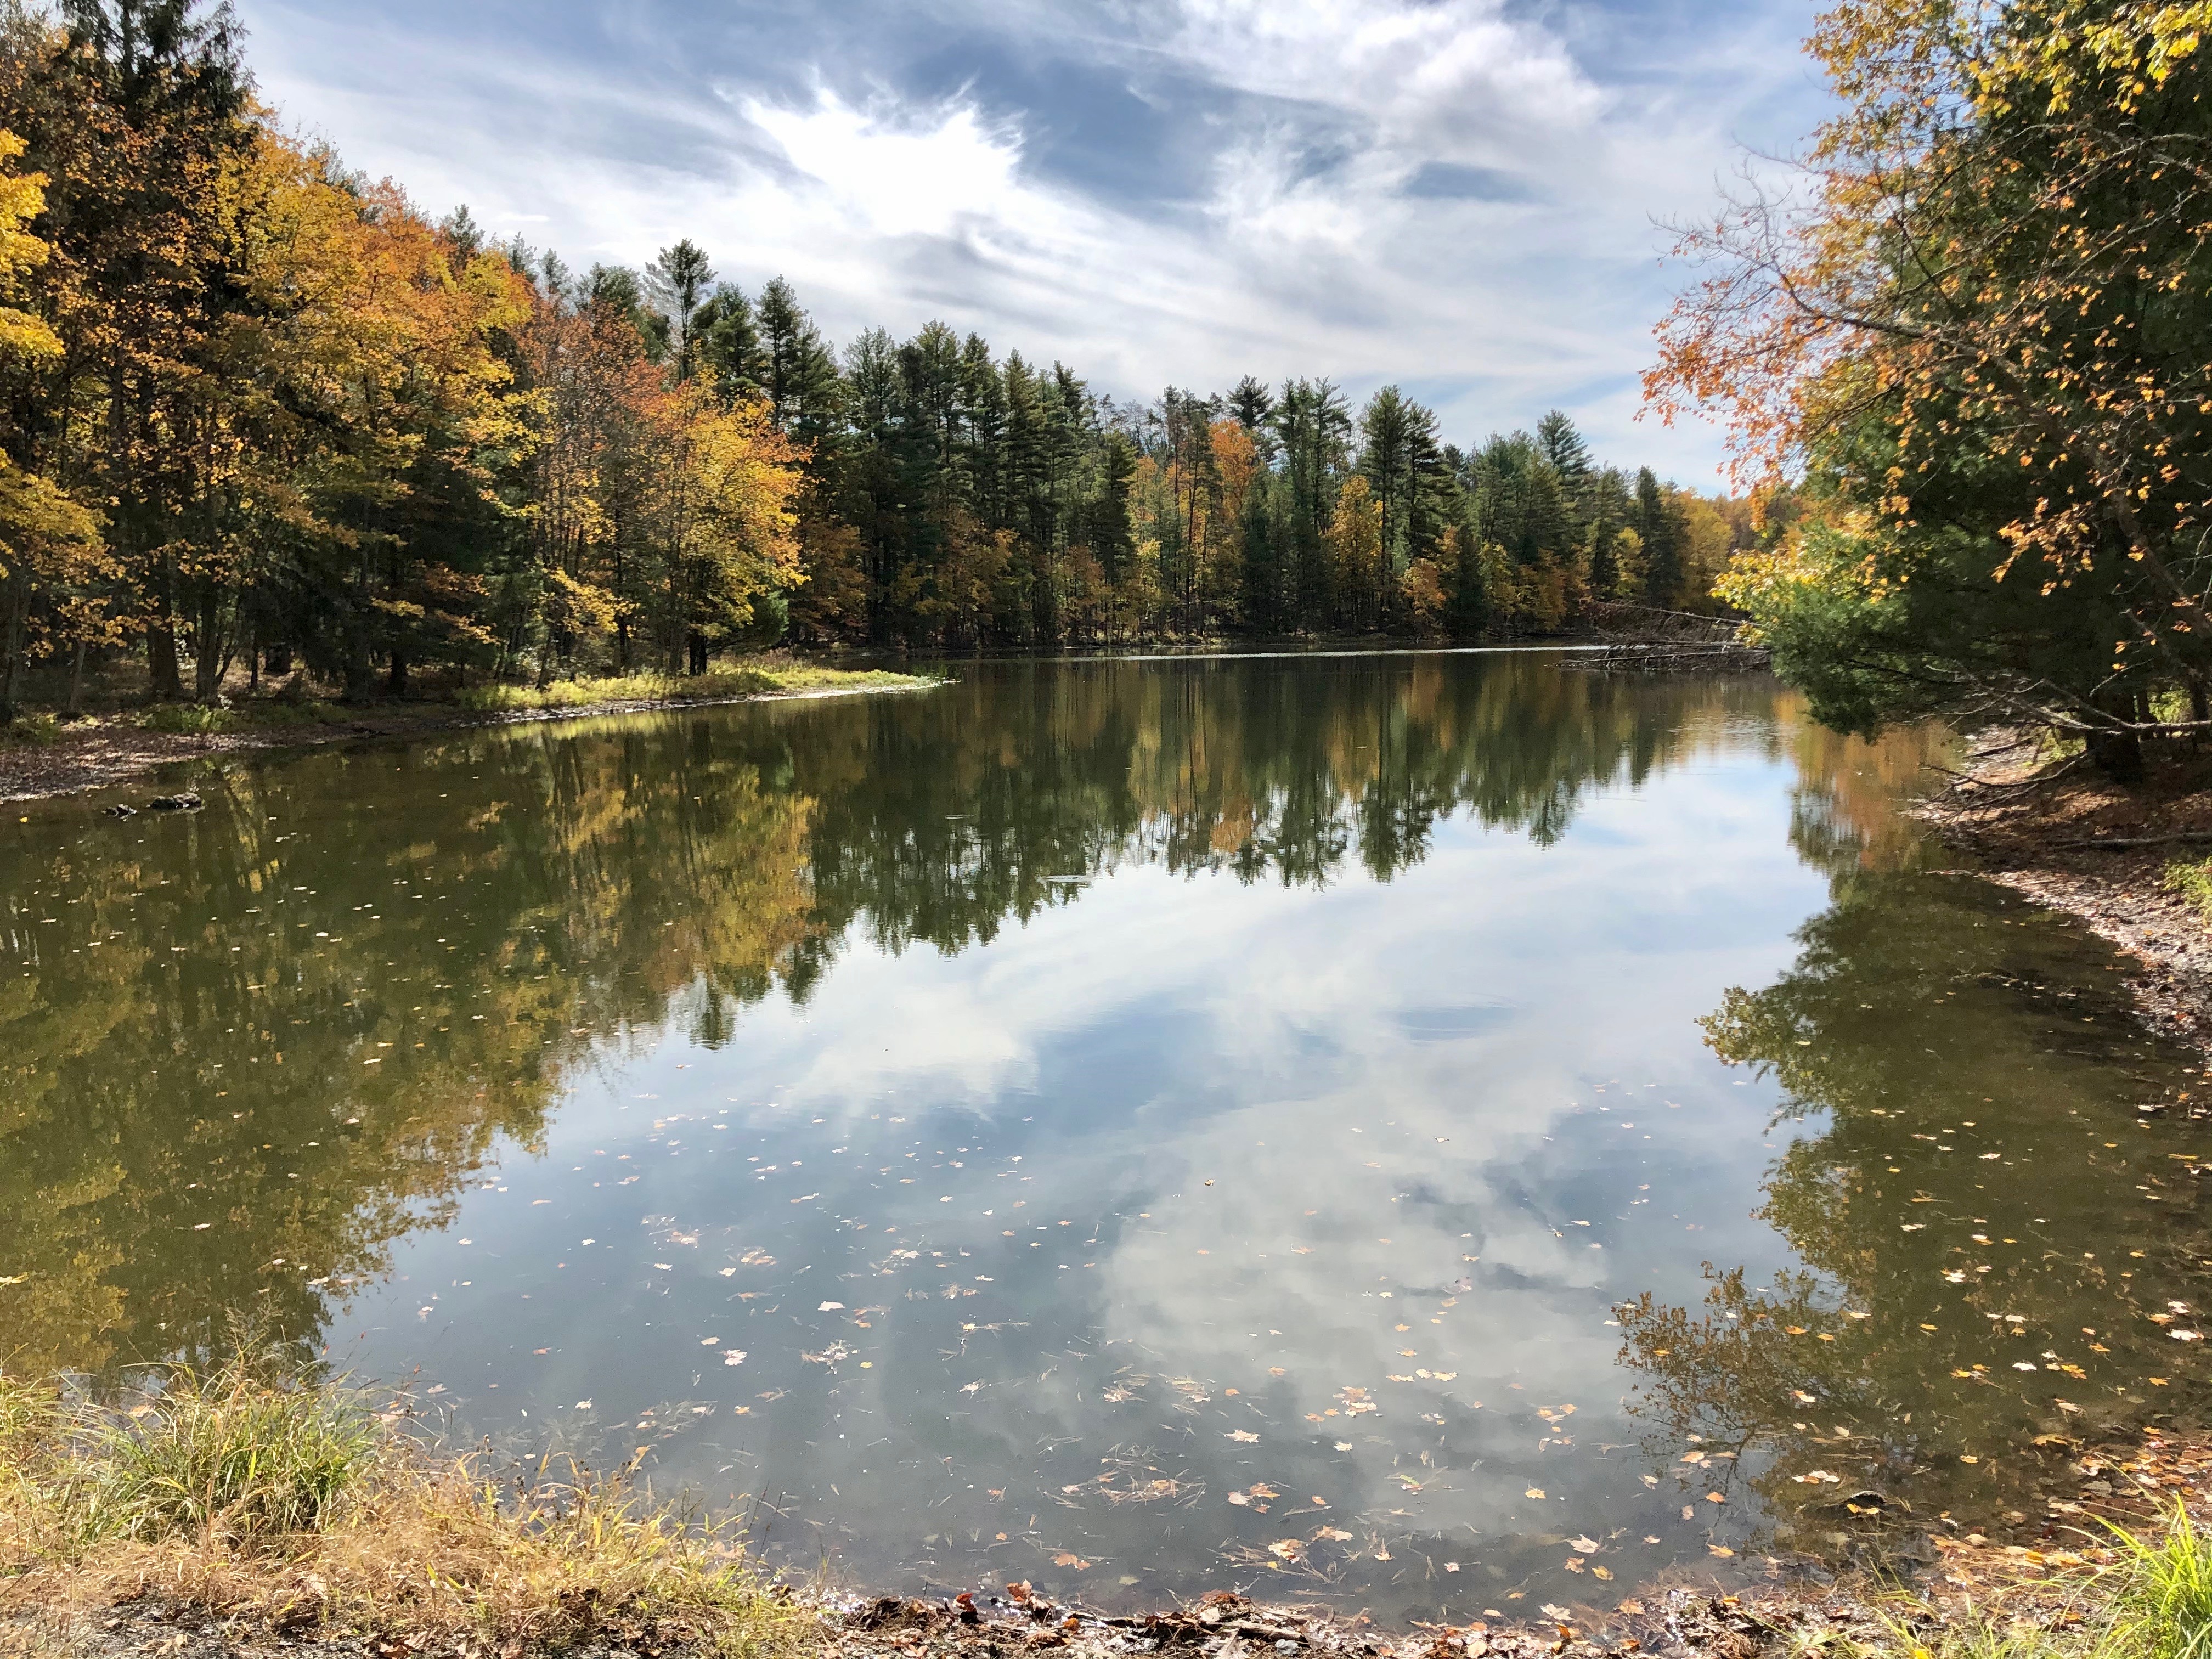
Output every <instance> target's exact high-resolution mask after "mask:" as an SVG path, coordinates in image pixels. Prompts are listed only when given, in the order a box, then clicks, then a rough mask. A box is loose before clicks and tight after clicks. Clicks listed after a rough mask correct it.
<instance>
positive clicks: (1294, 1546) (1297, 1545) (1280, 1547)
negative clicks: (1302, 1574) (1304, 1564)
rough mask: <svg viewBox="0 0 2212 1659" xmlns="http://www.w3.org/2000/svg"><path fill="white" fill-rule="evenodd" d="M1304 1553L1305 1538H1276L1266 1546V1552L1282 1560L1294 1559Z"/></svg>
mask: <svg viewBox="0 0 2212 1659" xmlns="http://www.w3.org/2000/svg"><path fill="white" fill-rule="evenodd" d="M1267 1553H1268V1554H1270V1555H1272V1556H1274V1557H1275V1558H1276V1559H1279V1560H1283V1561H1296V1560H1297V1559H1300V1558H1301V1557H1302V1556H1304V1554H1305V1553H1306V1541H1305V1540H1304V1539H1303V1538H1282V1539H1278V1540H1277V1541H1275V1542H1273V1543H1272V1544H1270V1545H1268V1546H1267Z"/></svg>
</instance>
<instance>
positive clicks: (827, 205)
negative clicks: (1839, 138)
mask: <svg viewBox="0 0 2212 1659" xmlns="http://www.w3.org/2000/svg"><path fill="white" fill-rule="evenodd" d="M244 9H245V12H246V18H247V21H248V23H249V25H250V26H251V27H252V30H253V33H254V53H255V57H256V60H257V63H258V65H259V66H260V69H261V72H262V77H263V81H264V85H265V87H266V88H267V89H268V91H269V92H270V94H272V95H273V96H274V97H275V98H276V100H278V101H279V102H280V103H282V104H283V106H285V108H286V110H287V112H288V113H289V115H290V116H291V117H292V118H294V119H295V120H298V121H301V122H304V123H306V124H307V125H311V126H313V127H314V128H316V129H318V130H319V131H323V132H324V133H325V134H326V135H327V136H328V137H331V138H332V139H333V140H335V141H336V142H337V143H338V144H339V145H340V146H341V147H342V148H343V149H344V150H345V152H346V153H347V155H348V156H349V160H351V161H353V163H354V164H355V165H356V166H361V167H367V168H368V169H370V170H371V171H373V172H378V173H385V172H389V173H392V174H393V175H395V176H397V177H398V178H399V179H402V181H403V182H404V183H406V184H407V185H409V186H410V188H411V189H412V190H414V191H415V192H416V194H417V196H418V197H420V198H422V200H423V201H424V202H425V203H426V204H429V205H432V206H434V207H443V206H445V205H447V204H451V203H453V202H457V201H460V200H467V201H469V202H470V203H471V204H472V205H473V206H474V208H475V209H476V210H477V214H478V216H480V217H481V218H483V219H484V220H485V221H486V222H489V223H491V224H494V225H495V226H501V227H526V228H527V234H530V235H531V236H532V238H533V239H534V240H542V241H544V242H546V243H549V244H551V245H553V246H557V247H559V248H560V249H561V250H562V252H563V253H564V254H566V255H567V256H568V258H570V259H571V260H572V261H575V262H588V261H589V260H592V259H615V260H622V261H627V262H640V261H642V260H644V259H647V258H650V257H651V256H652V254H653V252H654V250H655V249H657V248H658V247H659V246H663V245H665V243H667V242H669V241H672V240H675V239H676V238H677V237H678V236H680V235H686V234H688V235H690V236H692V237H694V238H696V240H699V241H701V242H702V244H704V245H706V246H708V248H709V250H710V252H713V254H714V257H715V258H716V261H717V264H719V265H720V268H721V269H722V270H723V272H724V274H726V275H727V276H732V277H733V278H735V279H736V280H738V281H740V282H744V283H759V282H761V281H763V280H765V279H766V278H767V277H768V276H772V275H775V274H776V273H777V272H779V271H781V272H783V273H786V274H787V275H789V276H791V278H792V279H793V281H794V282H795V283H798V284H799V286H800V288H801V289H802V292H803V295H804V296H805V298H806V299H807V300H808V301H809V302H810V303H811V305H812V306H813V307H815V309H816V310H817V314H818V315H819V316H820V318H821V319H822V320H823V324H824V325H825V326H826V327H828V328H829V330H830V331H832V332H833V333H836V334H838V335H841V336H849V335H850V334H851V333H853V332H854V331H857V330H858V329H860V328H862V327H865V326H868V325H874V324H878V323H880V324H883V325H885V326H888V327H890V328H891V329H893V330H894V331H907V330H910V329H912V328H914V327H915V326H918V325H920V324H921V322H923V321H925V320H927V319H929V318H930V317H933V316H942V317H944V318H945V319H947V320H948V321H950V322H951V323H953V324H954V325H956V326H958V327H961V328H963V329H966V328H974V329H976V330H979V331H981V332H982V333H984V334H985V335H986V336H987V337H989V338H990V339H991V340H992V342H993V343H994V345H996V346H998V347H999V348H1000V349H1002V350H1003V349H1009V348H1018V349H1021V350H1023V351H1024V353H1026V354H1028V355H1030V356H1032V357H1038V358H1046V359H1049V358H1053V357H1059V358H1062V359H1065V360H1066V361H1067V362H1070V363H1071V364H1073V365H1074V366H1075V367H1077V368H1079V370H1080V371H1081V372H1083V373H1085V374H1087V375H1089V376H1090V377H1091V379H1092V380H1093V381H1094V383H1096V384H1097V385H1099V386H1101V388H1102V389H1104V390H1110V391H1113V392H1117V393H1121V394H1123V395H1139V396H1142V395H1147V394H1149V393H1150V392H1153V391H1156V390H1157V389H1158V387H1159V386H1162V385H1163V384H1165V383H1168V382H1170V381H1173V382H1175V383H1176V384H1181V385H1194V386H1217V387H1218V386H1223V385H1225V384H1227V383H1228V382H1230V381H1231V380H1235V379H1236V378H1237V376H1239V375H1241V374H1247V373H1250V374H1259V375H1261V376H1262V377H1263V378H1266V379H1269V380H1275V379H1279V378H1281V377H1282V376H1284V375H1285V374H1300V373H1304V374H1329V375H1332V376H1334V377H1335V378H1336V379H1338V380H1340V381H1342V382H1344V383H1345V384H1346V386H1348V387H1350V388H1351V389H1352V390H1353V391H1354V392H1361V391H1364V390H1365V389H1367V388H1369V387H1371V386H1375V385H1377V384H1380V383H1382V382H1383V381H1385V380H1400V381H1401V382H1404V383H1406V384H1407V385H1408V386H1411V387H1413V389H1415V390H1416V391H1417V392H1418V394H1419V395H1421V396H1424V397H1425V398H1428V399H1429V400H1431V402H1434V403H1436V404H1438V405H1439V407H1440V408H1441V410H1442V411H1443V415H1444V416H1445V420H1446V423H1447V427H1448V429H1449V432H1450V433H1451V435H1454V436H1455V437H1458V438H1460V439H1462V440H1466V441H1473V440H1477V439H1479V438H1480V436H1481V435H1482V434H1483V433H1484V432H1486V431H1487V430H1489V429H1492V428H1497V427H1505V426H1511V425H1515V424H1519V423H1522V422H1528V421H1529V420H1531V419H1533V418H1534V416H1535V415H1537V414H1539V413H1541V411H1542V410H1544V409H1546V408H1548V407H1551V406H1553V405H1554V404H1559V405H1562V406H1565V407H1566V408H1568V409H1570V410H1572V411H1573V412H1575V413H1576V414H1577V416H1580V417H1581V418H1582V419H1583V422H1584V424H1585V425H1586V426H1587V427H1588V428H1589V429H1590V430H1591V432H1592V434H1593V435H1594V436H1595V438H1596V439H1597V441H1599V442H1600V443H1601V446H1602V447H1605V448H1606V449H1607V450H1608V451H1610V452H1613V453H1620V454H1622V455H1623V456H1638V457H1642V456H1651V457H1656V459H1660V460H1661V461H1662V462H1663V463H1665V464H1668V465H1672V466H1673V467H1674V470H1675V471H1678V472H1679V473H1680V474H1682V475H1684V476H1685V477H1698V478H1702V477H1706V476H1709V470H1710V465H1711V459H1712V458H1713V454H1714V452H1715V450H1716V448H1717V444H1716V442H1715V441H1714V438H1713V435H1711V434H1708V433H1699V432H1686V433H1680V434H1673V435H1666V434H1661V433H1658V432H1656V431H1654V430H1652V429H1650V428H1641V429H1637V430H1633V431H1632V430H1631V429H1630V426H1629V423H1630V420H1631V418H1632V415H1633V412H1634V408H1635V401H1636V400H1635V392H1634V382H1635V376H1636V374H1637V373H1638V370H1639V369H1640V368H1642V366H1643V364H1644V361H1645V360H1646V358H1647V356H1648V355H1649V349H1650V348H1649V329H1650V323H1651V321H1652V320H1653V319H1655V318H1656V315H1657V314H1658V313H1659V312H1660V311H1661V310H1662V308H1663V307H1664V304H1665V300H1666V295H1667V291H1668V283H1669V280H1670V278H1669V277H1668V275H1667V274H1666V273H1664V272H1663V271H1662V270H1661V269H1660V264H1659V257H1658V256H1659V254H1660V253H1661V252H1662V248H1663V246H1664V242H1665V240H1666V238H1665V236H1664V234H1663V233H1662V232H1660V231H1659V230H1657V229H1656V228H1655V226H1654V223H1653V221H1654V220H1655V218H1661V217H1666V216H1680V215H1682V214H1685V213H1687V212H1690V211H1692V210H1695V209H1696V208H1698V207H1699V205H1701V204H1703V203H1704V202H1705V200H1707V199H1708V198H1709V197H1710V195H1711V188H1712V180H1713V179H1714V177H1715V175H1716V174H1717V173H1720V172H1722V171H1723V170H1724V169H1725V168H1726V167H1727V166H1728V165H1729V160H1730V155H1731V145H1732V143H1734V141H1735V140H1736V139H1738V138H1747V139H1756V140H1763V141H1765V142H1770V143H1784V142H1787V141H1788V139H1789V138H1790V137H1791V136H1792V135H1793V134H1794V133H1795V132H1796V131H1798V130H1800V129H1801V128H1802V125H1804V124H1805V122H1806V121H1807V120H1808V119H1809V118H1810V112H1811V110H1812V107H1813V103H1812V100H1813V97H1814V94H1813V93H1812V91H1811V89H1810V88H1809V86H1808V83H1807V82H1806V80H1805V77H1804V76H1803V73H1802V69H1801V68H1800V66H1799V65H1798V64H1797V62H1796V58H1795V55H1794V50H1793V48H1792V45H1791V40H1790V37H1791V35H1792V34H1793V33H1795V28H1794V27H1778V25H1777V22H1776V21H1775V19H1774V18H1773V17H1772V15H1771V12H1767V13H1765V14H1764V15H1761V14H1759V13H1756V12H1754V13H1751V14H1748V15H1739V14H1737V13H1735V12H1733V11H1730V10H1729V9H1725V8H1724V9H1720V10H1712V9H1705V10H1700V11H1698V12H1695V13H1694V14H1692V13H1689V12H1685V13H1681V14H1674V13H1670V12H1668V10H1667V9H1666V8H1665V6H1664V5H1663V4H1660V3H1652V0H1608V3H1597V0H1584V3H1581V4H1579V5H1577V4H1570V5H1567V6H1565V7H1564V8H1559V9H1551V10H1547V11H1546V12H1544V13H1541V14H1534V13H1530V12H1528V11H1527V10H1526V9H1523V8H1522V7H1520V6H1518V5H1509V4H1507V3H1505V0H1092V3H1086V0H1059V3H1055V4H1046V5H1024V6H1019V7H1016V6H1012V5H1010V4H1007V3H1004V0H938V3H934V4H931V3H921V4H915V5H905V6H893V5H890V4H889V3H884V0H845V3H840V4H838V5H836V6H834V7H833V6H830V5H828V4H826V3H824V4H816V5H808V4H803V3H802V4H794V5H787V6H780V7H775V8H769V7H767V6H764V5H752V4H748V5H739V6H734V7H724V8H722V9H719V10H715V11H702V10H701V9H696V8H690V7H683V6H678V4H676V3H675V0H631V3H629V4H625V5H621V6H617V5H614V4H611V3H599V4H591V3H584V0H565V3H563V0H547V3H544V4H541V5H538V6H536V7H533V8H531V9H528V10H525V9H522V8H520V6H519V5H518V4H516V3H513V0H489V3H487V4H485V5H483V6H481V7H470V8H454V7H434V6H432V5H430V4H429V3H428V0H396V3H394V4H392V5H390V6H387V7H384V8H380V9H379V13H378V15H377V16H376V17H375V18H374V19H373V20H372V19H368V18H365V17H363V16H362V15H360V14H353V15H349V16H345V17H343V18H340V19H338V20H337V21H333V19H332V18H331V15H329V14H327V13H325V12H321V10H320V9H319V8H318V9H310V8H309V7H307V5H305V4H303V3H301V0H246V4H245V7H244ZM1624 30H1633V31H1635V32H1636V33H1638V36H1639V44H1640V46H1641V48H1642V50H1641V51H1640V52H1638V53H1637V54H1633V55H1629V54H1624V53H1622V52H1620V41H1619V36H1620V33H1621V32H1622V31H1624ZM1655 65H1656V66H1660V67H1661V69H1662V72H1659V73H1652V72H1650V71H1651V70H1652V69H1653V67H1654V66H1655Z"/></svg>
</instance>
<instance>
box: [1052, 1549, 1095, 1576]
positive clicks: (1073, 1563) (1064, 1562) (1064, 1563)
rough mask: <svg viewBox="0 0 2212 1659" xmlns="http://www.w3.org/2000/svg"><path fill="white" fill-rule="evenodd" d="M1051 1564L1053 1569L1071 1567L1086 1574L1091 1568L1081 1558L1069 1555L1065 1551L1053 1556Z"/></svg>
mask: <svg viewBox="0 0 2212 1659" xmlns="http://www.w3.org/2000/svg"><path fill="white" fill-rule="evenodd" d="M1052 1564H1053V1565H1054V1566H1055V1567H1073V1568H1074V1569H1075V1570H1076V1571H1078V1572H1086V1571H1089V1570H1090V1567H1091V1564H1090V1563H1089V1562H1088V1561H1086V1560H1085V1559H1083V1558H1082V1557H1081V1556H1079V1555H1070V1554H1069V1553H1067V1552H1066V1550H1062V1551H1061V1552H1060V1553H1059V1554H1058V1555H1055V1556H1054V1557H1053V1558H1052Z"/></svg>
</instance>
